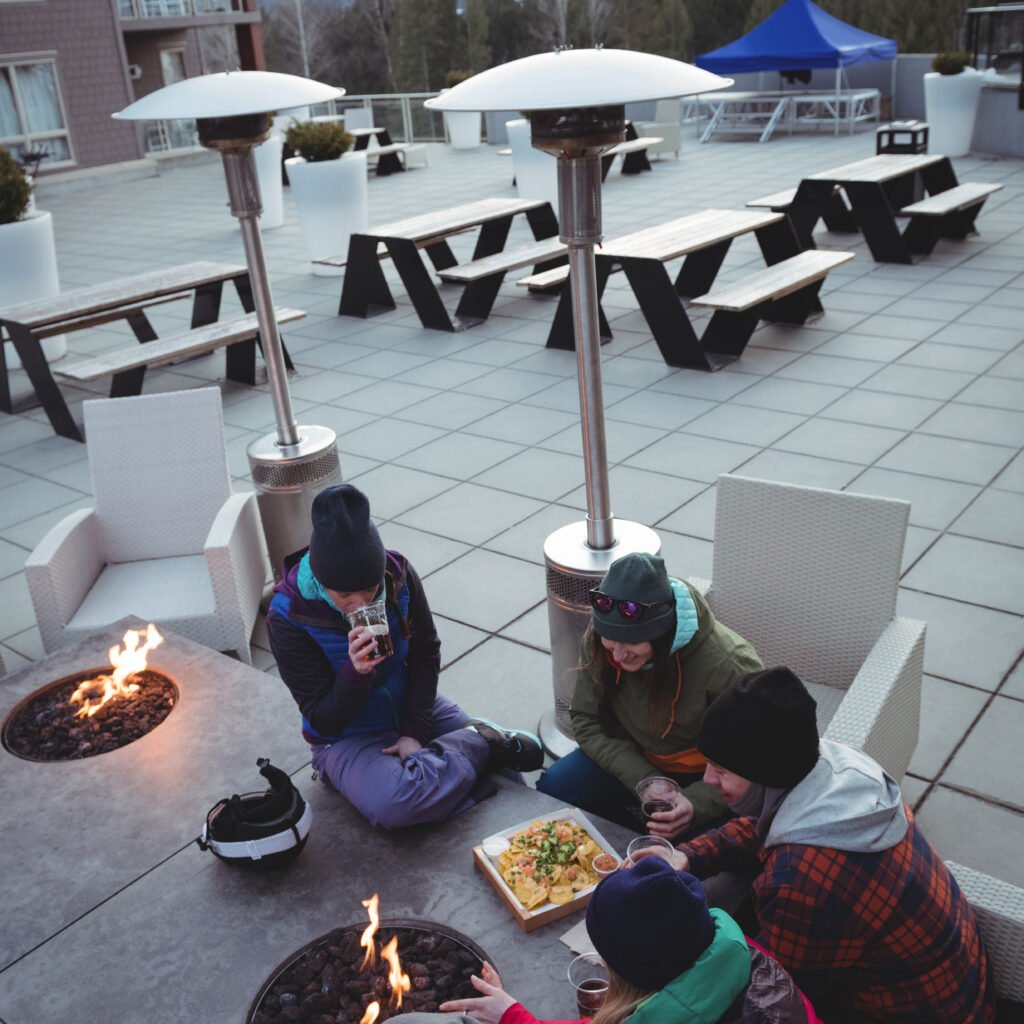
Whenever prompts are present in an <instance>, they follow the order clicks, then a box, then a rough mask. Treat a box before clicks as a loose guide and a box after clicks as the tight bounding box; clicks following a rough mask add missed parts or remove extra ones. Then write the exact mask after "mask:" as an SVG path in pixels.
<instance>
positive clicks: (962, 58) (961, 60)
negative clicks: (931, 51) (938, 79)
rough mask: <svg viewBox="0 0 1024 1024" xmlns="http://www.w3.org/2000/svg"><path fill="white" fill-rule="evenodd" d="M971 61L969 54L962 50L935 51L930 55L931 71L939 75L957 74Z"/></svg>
mask: <svg viewBox="0 0 1024 1024" xmlns="http://www.w3.org/2000/svg"><path fill="white" fill-rule="evenodd" d="M970 63H971V55H970V54H969V53H965V52H964V51H962V50H955V51H952V52H950V53H937V54H935V56H934V57H932V71H937V72H938V73H939V74H940V75H959V74H960V72H961V71H963V69H964V68H966V67H967V66H968V65H969V64H970Z"/></svg>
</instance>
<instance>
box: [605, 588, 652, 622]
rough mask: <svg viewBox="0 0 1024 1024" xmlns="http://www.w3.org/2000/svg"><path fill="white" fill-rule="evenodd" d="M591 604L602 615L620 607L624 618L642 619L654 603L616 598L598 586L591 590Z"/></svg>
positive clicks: (620, 612)
mask: <svg viewBox="0 0 1024 1024" xmlns="http://www.w3.org/2000/svg"><path fill="white" fill-rule="evenodd" d="M590 606H591V607H592V608H594V609H596V610H597V611H599V612H600V613H601V614H602V615H607V614H608V613H609V612H610V611H611V610H612V609H613V608H618V610H619V614H620V615H621V616H622V617H623V618H624V619H634V620H636V619H642V618H643V617H644V616H645V615H646V614H647V613H648V612H649V611H650V610H651V608H652V607H654V606H653V605H650V604H645V603H644V602H643V601H629V600H627V599H625V598H614V597H612V596H611V595H610V594H605V593H603V592H602V591H600V590H598V589H597V588H596V587H595V588H594V589H593V590H591V591H590Z"/></svg>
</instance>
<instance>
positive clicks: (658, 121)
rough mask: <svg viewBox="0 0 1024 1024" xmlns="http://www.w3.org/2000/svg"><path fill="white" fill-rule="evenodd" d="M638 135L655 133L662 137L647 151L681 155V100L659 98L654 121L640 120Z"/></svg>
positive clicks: (637, 125) (637, 126)
mask: <svg viewBox="0 0 1024 1024" xmlns="http://www.w3.org/2000/svg"><path fill="white" fill-rule="evenodd" d="M635 127H636V131H637V134H638V135H641V136H643V135H654V136H656V137H658V138H660V139H661V142H655V143H654V144H653V145H652V146H649V147H648V149H647V152H648V153H649V154H651V155H654V154H656V153H672V154H673V155H674V156H675V157H676V158H678V157H679V150H680V149H681V148H682V145H683V125H682V122H681V121H680V118H679V100H678V99H675V100H658V102H657V104H656V106H655V108H654V120H653V121H638V122H637V123H636V125H635Z"/></svg>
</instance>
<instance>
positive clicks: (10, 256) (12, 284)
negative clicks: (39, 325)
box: [0, 211, 68, 369]
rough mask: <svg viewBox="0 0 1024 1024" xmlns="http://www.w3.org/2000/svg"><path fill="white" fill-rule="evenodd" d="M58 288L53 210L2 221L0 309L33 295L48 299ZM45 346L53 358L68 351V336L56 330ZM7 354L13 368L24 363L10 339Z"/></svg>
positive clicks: (0, 239)
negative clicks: (7, 222)
mask: <svg viewBox="0 0 1024 1024" xmlns="http://www.w3.org/2000/svg"><path fill="white" fill-rule="evenodd" d="M59 291H60V279H59V277H58V276H57V247H56V246H55V245H54V242H53V218H52V217H51V216H50V214H49V213H47V212H46V211H37V212H36V213H34V214H30V215H28V216H26V217H25V219H24V220H17V221H15V222H14V223H13V224H0V309H2V308H3V307H4V306H14V305H17V304H18V303H19V302H28V301H30V300H31V299H48V298H50V297H51V296H53V295H56V294H57V293H58V292H59ZM42 348H43V355H45V356H46V358H47V361H49V362H53V361H54V360H55V359H60V357H61V356H62V355H64V353H65V352H67V350H68V345H67V339H66V338H65V337H64V335H63V334H57V335H55V336H54V337H52V338H46V339H44V340H43V342H42ZM4 355H5V356H6V357H7V366H8V367H9V368H10V369H16V368H18V367H20V366H21V360H20V359H19V358H18V354H17V353H16V352H15V351H14V346H13V345H12V344H11V343H10V342H9V341H8V342H5V343H4Z"/></svg>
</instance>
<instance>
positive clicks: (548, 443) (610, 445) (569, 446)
mask: <svg viewBox="0 0 1024 1024" xmlns="http://www.w3.org/2000/svg"><path fill="white" fill-rule="evenodd" d="M669 433H670V432H669V431H667V430H661V429H659V428H657V427H644V426H641V425H640V424H638V423H622V422H619V423H616V424H615V428H614V429H613V430H610V431H609V430H606V431H605V445H606V446H607V449H608V461H609V463H615V462H622V461H623V460H624V459H628V458H629V456H630V455H634V454H636V453H637V452H639V451H642V450H643V449H644V448H647V447H648V446H650V445H652V444H654V442H655V441H660V440H661V439H662V438H663V437H667V436H668V434H669ZM538 447H540V448H550V449H551V450H552V451H559V452H566V453H568V454H570V455H582V454H583V431H582V429H581V427H580V424H578V423H574V424H573V425H572V426H571V427H566V429H565V430H562V431H559V432H558V433H557V434H553V435H552V436H551V437H549V438H547V439H546V440H544V441H541V442H540V443H539V445H538Z"/></svg>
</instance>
